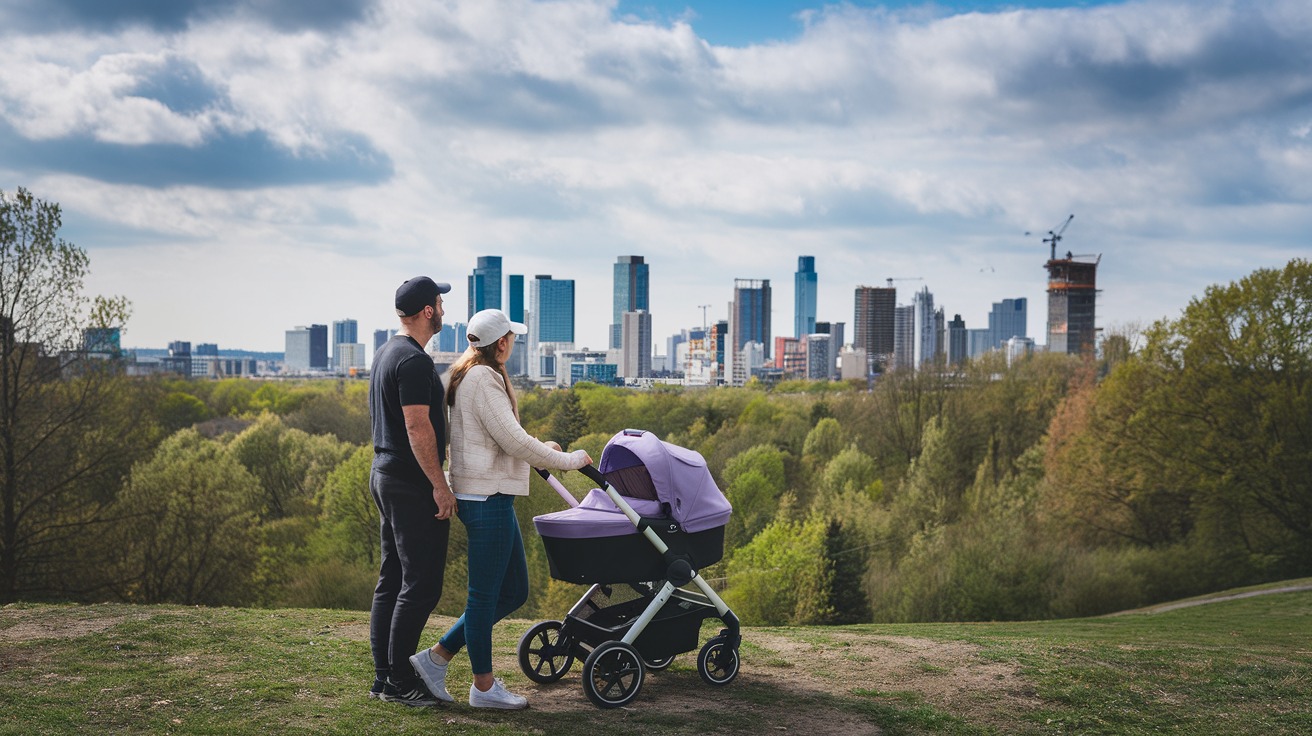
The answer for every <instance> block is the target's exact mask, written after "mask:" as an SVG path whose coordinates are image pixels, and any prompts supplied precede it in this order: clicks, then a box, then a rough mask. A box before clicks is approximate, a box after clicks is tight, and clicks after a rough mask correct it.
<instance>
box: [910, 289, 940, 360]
mask: <svg viewBox="0 0 1312 736" xmlns="http://www.w3.org/2000/svg"><path fill="white" fill-rule="evenodd" d="M911 305H912V307H913V308H914V310H915V328H914V329H915V337H914V338H913V340H914V345H913V349H914V350H915V357H914V358H912V361H913V364H914V365H915V367H916V369H917V370H919V369H920V367H921V366H924V365H929V364H932V363H933V362H934V356H935V355H936V354H937V353H938V328H937V324H936V322H935V317H934V295H933V294H931V293H929V287H928V286H926V287H923V288H921V290H920V291H917V292H916V295H915V297H914V298H913V299H912V302H911Z"/></svg>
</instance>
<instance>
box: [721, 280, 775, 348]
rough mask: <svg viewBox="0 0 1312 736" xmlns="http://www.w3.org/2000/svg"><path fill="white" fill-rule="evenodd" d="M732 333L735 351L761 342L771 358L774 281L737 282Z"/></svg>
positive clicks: (730, 313) (730, 325) (731, 325)
mask: <svg viewBox="0 0 1312 736" xmlns="http://www.w3.org/2000/svg"><path fill="white" fill-rule="evenodd" d="M729 333H730V337H731V338H732V339H733V346H732V347H733V350H735V351H738V350H742V349H743V346H744V345H746V344H747V343H749V342H759V343H761V344H762V345H763V346H765V357H766V358H769V357H770V343H771V340H770V279H734V282H733V308H732V309H730V310H729Z"/></svg>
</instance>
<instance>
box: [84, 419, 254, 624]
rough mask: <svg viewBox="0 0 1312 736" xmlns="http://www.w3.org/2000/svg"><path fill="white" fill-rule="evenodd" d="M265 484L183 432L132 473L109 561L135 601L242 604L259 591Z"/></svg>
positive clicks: (120, 587) (218, 446) (124, 592)
mask: <svg viewBox="0 0 1312 736" xmlns="http://www.w3.org/2000/svg"><path fill="white" fill-rule="evenodd" d="M258 485H259V484H258V482H257V481H256V480H255V478H254V477H252V476H251V474H250V473H248V472H247V471H246V469H245V468H244V467H242V465H241V463H239V462H238V461H237V459H236V458H235V457H233V455H232V453H231V452H230V451H229V450H228V448H226V447H224V446H223V444H222V443H220V442H218V441H215V440H207V439H205V438H203V437H201V436H200V435H199V434H198V433H197V432H196V431H195V430H193V429H184V430H182V431H180V432H178V433H177V434H175V435H173V436H172V437H170V438H169V439H167V440H165V441H164V442H163V443H162V444H160V446H159V448H158V449H157V450H156V451H155V455H154V457H152V458H151V459H150V460H149V461H147V462H144V463H140V464H138V465H137V466H136V467H135V468H133V470H132V476H131V479H130V480H129V482H128V484H127V486H126V487H125V488H124V489H123V491H122V493H121V494H120V495H119V498H118V501H117V502H116V504H115V505H114V507H113V511H114V513H115V515H116V516H117V517H118V518H119V521H118V523H116V524H115V525H114V527H113V528H112V530H111V531H110V532H109V533H108V534H107V536H106V542H107V543H106V544H105V556H106V558H107V560H109V566H110V568H111V569H112V570H113V571H114V583H115V588H116V590H117V591H118V593H119V595H120V596H121V597H123V598H124V599H126V600H129V601H138V602H142V603H160V602H173V603H185V604H204V605H240V604H243V603H250V602H252V601H254V600H255V599H256V598H257V595H256V593H257V591H256V590H255V589H254V587H253V586H252V581H253V579H254V575H255V570H256V564H257V561H258V556H259V553H258V545H259V540H260V532H259V529H258V527H257V525H256V514H255V508H256V504H257V490H256V489H257V488H258Z"/></svg>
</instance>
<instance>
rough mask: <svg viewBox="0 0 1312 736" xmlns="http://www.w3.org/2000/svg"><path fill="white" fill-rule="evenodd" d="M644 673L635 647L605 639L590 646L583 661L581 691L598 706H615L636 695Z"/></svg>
mask: <svg viewBox="0 0 1312 736" xmlns="http://www.w3.org/2000/svg"><path fill="white" fill-rule="evenodd" d="M645 672H646V665H644V664H643V662H642V657H641V656H639V655H638V650H636V649H634V648H633V647H631V646H629V645H628V644H625V643H624V642H622V641H608V642H605V643H603V644H602V645H601V646H599V647H597V648H596V649H593V650H592V653H591V654H589V655H588V658H587V660H586V661H584V663H583V692H585V693H587V695H588V700H591V701H592V703H593V704H594V705H596V706H597V707H598V708H618V707H619V706H621V705H625V704H627V703H629V702H630V701H632V700H633V699H634V698H636V697H638V690H640V689H642V678H643V676H644V674H645Z"/></svg>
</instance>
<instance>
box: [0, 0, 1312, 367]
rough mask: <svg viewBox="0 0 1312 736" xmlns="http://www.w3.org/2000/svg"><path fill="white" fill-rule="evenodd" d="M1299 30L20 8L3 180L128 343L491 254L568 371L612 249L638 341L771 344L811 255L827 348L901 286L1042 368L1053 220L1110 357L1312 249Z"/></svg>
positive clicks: (1001, 20) (388, 321) (251, 319)
mask: <svg viewBox="0 0 1312 736" xmlns="http://www.w3.org/2000/svg"><path fill="white" fill-rule="evenodd" d="M1309 37H1312V6H1309V5H1308V4H1307V3H1306V2H1295V1H1294V0H1271V1H1270V2H1263V3H1243V2H1234V1H1231V0H1204V1H1203V2H1190V3H1183V2H1181V0H1144V1H1143V2H1099V1H1093V2H1089V1H1087V0H1069V2H1058V1H1056V0H1041V1H1040V0H1017V1H1016V2H1009V3H1006V4H1005V5H1004V4H998V3H994V2H956V1H950V2H945V3H936V4H933V5H929V4H917V3H907V2H888V3H879V4H875V3H871V2H864V1H862V0H858V1H857V2H852V3H840V4H826V3H823V2H818V1H817V2H805V1H804V0H803V1H796V0H768V1H766V2H762V3H753V4H746V3H709V2H707V1H706V0H693V1H692V2H686V3H685V2H674V0H669V1H666V0H658V1H656V2H650V3H647V2H637V1H636V0H633V1H630V0H621V1H620V2H607V1H605V0H595V2H590V1H589V0H579V1H578V2H574V3H537V2H528V1H526V0H483V1H482V2H478V3H472V2H453V3H443V4H432V3H421V2H411V1H409V0H395V1H394V2H388V3H378V2H375V1H374V0H344V2H340V3H333V4H332V7H331V8H320V7H316V8H314V9H313V10H312V11H311V10H306V9H304V8H301V7H300V6H297V5H295V4H287V3H249V2H245V1H244V0H239V1H237V2H220V3H151V4H141V3H122V4H87V3H81V2H74V0H48V1H47V2H41V3H37V2H35V1H34V0H20V1H19V2H16V3H7V4H5V5H4V6H3V7H0V39H3V40H4V41H5V44H6V49H7V51H8V52H9V57H8V59H9V63H8V64H6V65H5V67H4V68H3V69H0V189H3V190H5V191H13V190H14V189H16V188H17V187H19V186H22V187H26V188H27V189H29V190H30V191H32V193H33V194H34V195H35V196H37V197H40V198H42V199H44V200H47V201H52V202H57V203H59V204H60V205H61V206H62V208H63V227H62V228H61V232H60V234H61V236H62V237H64V238H65V239H66V240H68V241H70V242H73V243H75V244H77V245H78V246H80V247H82V248H84V249H86V250H87V252H88V254H89V256H90V261H91V272H90V276H89V278H88V279H87V281H86V292H87V293H88V295H94V294H104V295H122V296H124V297H126V298H128V299H129V300H130V301H131V302H132V305H133V311H132V317H131V319H130V320H129V321H128V323H127V324H126V325H124V327H125V332H124V334H123V336H122V338H123V345H124V347H159V346H162V345H165V344H167V343H168V342H170V341H173V340H177V339H192V340H194V341H196V342H207V343H217V344H219V345H225V346H236V347H240V348H242V349H247V350H254V351H277V350H279V349H281V348H282V347H283V346H282V342H283V335H284V332H285V330H287V329H290V328H292V327H294V326H296V325H309V324H318V323H325V322H328V321H331V320H333V319H338V318H339V317H341V316H343V315H350V316H351V317H352V318H353V319H356V320H358V322H359V324H360V326H361V328H362V329H363V330H365V331H366V332H365V333H364V334H369V333H368V332H367V331H368V330H373V329H382V328H387V329H390V328H393V327H395V326H396V323H395V316H394V315H393V314H392V311H391V296H392V292H393V291H394V290H395V288H396V286H397V285H398V284H399V283H400V282H401V281H403V280H404V279H406V278H410V277H412V276H415V275H418V274H426V275H429V276H432V277H433V278H435V279H438V280H441V281H449V282H450V283H452V285H453V286H454V287H455V293H454V294H452V295H451V300H450V302H449V305H448V307H449V308H448V319H451V320H457V319H460V318H462V317H463V316H464V315H463V314H462V312H464V311H465V309H462V308H460V307H464V306H465V305H466V304H467V301H468V297H469V295H468V293H467V283H468V282H467V277H468V275H469V274H470V273H471V271H472V269H473V267H474V265H475V261H476V259H477V258H478V257H480V256H484V255H488V254H495V255H498V256H500V257H502V258H503V260H504V265H503V273H506V274H515V275H523V276H524V277H525V279H526V280H527V279H531V278H532V276H533V275H534V274H545V273H552V274H556V275H557V278H561V279H572V280H575V281H576V283H577V284H578V287H577V292H576V310H577V315H578V323H577V325H576V336H577V340H576V342H577V343H578V344H579V345H580V347H582V346H587V347H591V348H601V347H604V346H605V345H606V344H607V340H608V337H609V333H608V332H607V330H608V326H609V325H610V324H614V311H613V293H612V289H611V282H612V280H613V274H612V271H613V264H614V260H615V258H616V257H618V256H622V255H626V254H642V255H644V256H645V257H646V259H647V262H648V263H649V264H650V269H649V277H650V283H651V293H650V304H649V311H650V314H651V319H652V334H653V336H654V338H655V339H656V340H657V341H658V342H659V341H660V340H661V339H662V338H663V336H666V335H671V334H674V333H675V332H677V331H678V330H679V329H681V328H683V327H687V326H693V325H697V324H699V323H700V322H701V321H702V310H701V305H703V304H711V305H713V306H712V309H713V310H714V311H713V312H711V315H710V316H712V317H718V318H720V319H724V318H726V317H727V315H726V314H725V312H724V309H725V306H724V305H726V304H727V302H728V301H729V300H731V299H732V298H733V294H732V289H733V287H732V282H733V280H734V279H753V280H769V281H770V282H771V283H772V284H773V286H774V290H775V291H776V292H777V293H776V294H774V299H773V306H774V308H773V310H772V314H771V315H770V318H771V323H772V324H773V325H775V326H776V327H777V328H780V329H776V330H774V334H781V333H782V332H783V327H784V326H785V325H791V324H793V317H794V315H793V314H792V312H791V309H790V308H789V305H791V304H793V303H794V294H793V283H794V276H795V270H794V269H795V266H796V259H797V257H798V256H799V254H805V255H814V256H815V257H816V259H817V260H816V272H817V273H818V277H819V286H818V289H819V293H818V298H817V306H816V318H817V320H820V321H844V322H847V323H849V325H852V322H853V320H852V294H853V292H854V290H855V288H856V287H857V286H861V285H868V286H876V287H877V286H881V285H883V284H884V283H885V279H887V278H897V277H921V278H923V279H924V284H923V285H926V286H929V288H930V289H931V291H933V292H934V293H935V295H936V304H941V305H942V306H943V307H944V308H945V309H946V310H947V311H948V315H947V316H948V317H951V316H952V315H954V314H960V315H961V316H962V317H963V319H964V320H965V321H966V323H967V325H968V326H969V327H970V328H975V327H976V326H980V327H982V326H984V325H985V323H986V320H987V316H988V314H989V310H990V305H991V304H992V303H993V302H995V301H997V300H998V299H1002V298H1025V299H1027V300H1028V302H1029V304H1030V305H1031V312H1033V314H1032V315H1031V323H1030V326H1029V331H1030V334H1031V335H1032V336H1034V337H1035V338H1037V339H1038V340H1040V341H1042V340H1044V339H1045V335H1044V333H1043V332H1042V331H1041V330H1040V329H1039V327H1038V323H1037V320H1039V319H1041V318H1042V314H1043V312H1044V311H1045V310H1044V309H1042V308H1041V306H1040V305H1043V304H1046V303H1047V299H1046V292H1045V287H1046V275H1047V274H1046V273H1045V271H1044V265H1043V264H1044V263H1045V262H1046V261H1047V259H1048V257H1049V249H1048V246H1047V245H1046V244H1045V242H1044V240H1045V236H1046V234H1047V233H1048V231H1049V230H1055V229H1058V228H1060V227H1061V226H1062V225H1063V223H1064V222H1065V221H1066V220H1067V218H1068V216H1069V215H1070V214H1072V213H1074V215H1075V218H1074V220H1073V221H1071V222H1070V223H1069V227H1068V228H1067V229H1066V230H1065V231H1064V235H1063V240H1062V242H1061V244H1060V246H1059V248H1058V250H1060V251H1067V250H1069V251H1071V252H1073V253H1074V254H1101V255H1102V261H1101V266H1100V268H1099V273H1098V286H1099V288H1100V289H1101V292H1102V294H1101V298H1100V301H1099V303H1098V326H1099V327H1101V328H1104V329H1113V328H1116V327H1118V326H1123V325H1127V324H1130V323H1137V324H1140V325H1146V324H1148V323H1151V322H1152V321H1154V320H1157V319H1161V318H1170V317H1176V316H1178V315H1179V314H1180V312H1181V311H1182V310H1183V309H1184V307H1185V306H1186V305H1187V304H1188V302H1189V300H1190V299H1192V298H1197V297H1201V296H1202V295H1203V294H1204V292H1205V290H1206V289H1207V288H1208V287H1210V286H1212V285H1214V284H1225V283H1228V282H1230V281H1235V280H1238V279H1241V278H1243V277H1245V276H1246V275H1248V274H1249V273H1251V272H1252V271H1253V270H1254V269H1258V268H1279V267H1282V266H1283V265H1284V264H1285V263H1287V262H1288V261H1289V260H1290V259H1291V258H1295V257H1309V256H1312V243H1309V241H1308V237H1307V233H1309V232H1312V187H1309V185H1308V184H1307V182H1309V181H1312V97H1310V96H1309V95H1308V94H1307V92H1308V90H1309V89H1312V78H1310V77H1309V73H1308V71H1307V70H1308V69H1309V68H1312V46H1310V45H1309V44H1307V43H1306V39H1307V38H1309ZM525 286H526V288H527V283H526V284H525ZM912 286H913V285H912V284H906V283H902V284H899V287H900V288H899V290H900V291H901V287H906V288H907V289H909V290H914V289H913V288H912ZM462 292H465V293H462ZM899 301H901V302H904V303H905V301H906V298H905V296H901V295H900V299H899ZM503 306H504V305H503ZM274 315H277V319H276V324H274V323H272V322H274V320H272V319H271V317H273V316H274ZM853 327H854V325H853Z"/></svg>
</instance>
